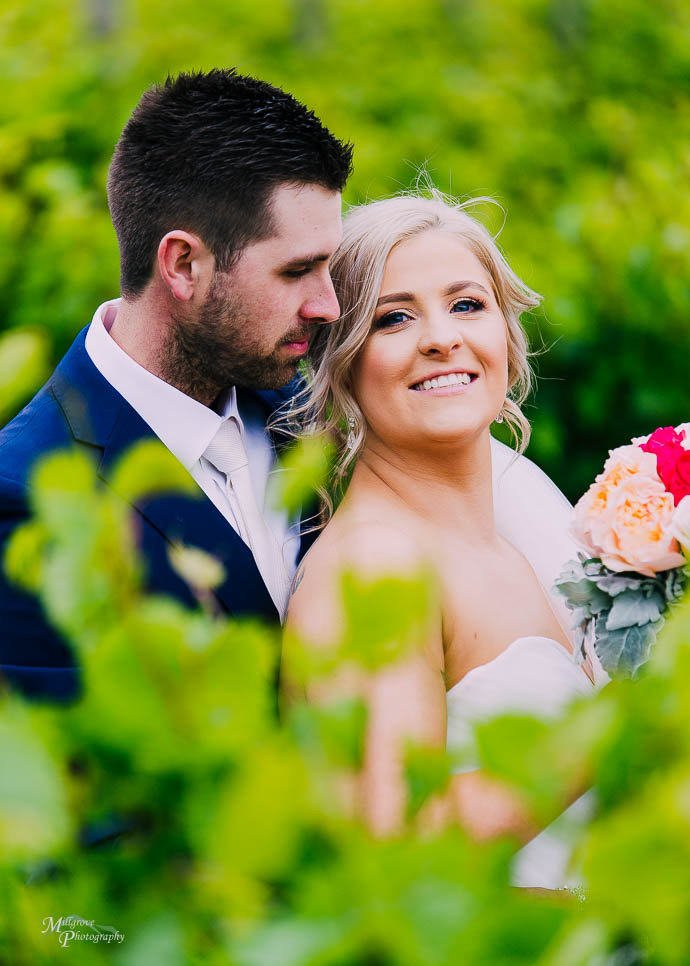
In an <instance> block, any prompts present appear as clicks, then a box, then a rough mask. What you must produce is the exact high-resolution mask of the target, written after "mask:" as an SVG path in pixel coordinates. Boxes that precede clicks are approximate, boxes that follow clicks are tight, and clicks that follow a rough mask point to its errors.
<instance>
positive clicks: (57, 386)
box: [0, 329, 306, 701]
mask: <svg viewBox="0 0 690 966" xmlns="http://www.w3.org/2000/svg"><path fill="white" fill-rule="evenodd" d="M85 337H86V329H84V330H83V331H82V332H81V333H80V334H79V336H78V337H77V339H76V340H75V342H74V344H73V345H72V347H71V348H70V350H69V351H68V352H67V354H66V355H65V357H64V358H63V359H62V361H61V362H60V364H59V365H58V367H57V368H56V370H55V372H54V373H53V375H52V377H51V378H50V380H49V381H48V382H47V383H46V385H45V386H44V387H43V388H42V389H41V390H40V392H39V393H38V394H37V395H36V396H35V397H34V398H33V399H32V401H31V402H30V403H29V404H28V405H27V406H26V408H25V409H23V410H22V412H21V413H19V415H18V416H17V417H16V418H15V419H13V420H12V422H10V423H9V424H8V425H7V426H6V427H5V428H4V429H3V430H2V432H0V556H4V549H5V545H6V543H7V539H8V537H9V535H10V534H11V533H12V531H13V530H14V528H15V527H16V526H17V525H18V524H20V523H22V522H23V521H24V520H26V519H27V518H28V517H29V508H28V482H27V481H28V479H29V477H30V474H31V469H32V466H33V464H34V462H35V461H36V459H37V458H38V457H39V456H41V455H43V454H46V453H48V452H50V451H51V450H56V449H60V448H64V447H68V446H73V445H77V446H80V447H85V448H86V449H87V450H88V451H89V452H90V453H91V454H92V456H94V457H95V459H96V461H97V464H98V475H99V476H100V477H101V479H103V480H104V481H106V482H107V481H108V477H109V473H110V471H111V469H112V467H113V464H114V463H115V462H116V460H117V459H118V457H119V456H120V455H121V454H122V453H123V452H125V451H126V450H127V449H128V448H129V447H130V446H131V445H132V444H133V443H136V442H137V441H139V440H142V439H146V438H155V437H154V434H153V432H152V430H151V429H150V428H149V426H148V425H147V424H146V423H145V422H144V421H143V420H142V419H141V417H140V416H139V415H138V414H137V413H136V411H135V410H134V409H133V408H132V407H131V406H130V405H129V403H127V402H126V401H125V400H124V399H123V397H122V396H121V395H120V394H119V393H118V392H117V391H116V390H115V389H113V387H112V386H111V385H110V383H109V382H108V381H107V380H106V379H104V377H103V376H102V375H101V374H100V372H99V371H98V370H97V369H96V367H95V366H94V364H93V363H92V362H91V359H90V357H89V355H88V353H87V352H86V348H85ZM294 389H295V385H294V384H290V385H289V386H286V387H284V388H283V389H280V390H275V391H268V392H258V391H257V392H252V393H250V395H252V396H253V397H255V398H258V399H259V400H260V402H261V404H262V406H263V407H264V408H265V412H266V417H268V416H269V415H270V413H271V412H273V411H274V410H275V409H276V408H277V407H278V406H279V405H280V404H281V403H282V402H284V401H285V399H287V398H289V396H290V395H291V394H292V392H293V391H294ZM242 392H248V391H247V390H238V398H239V399H240V400H241V394H242ZM135 510H136V512H137V513H138V514H139V516H140V526H139V528H138V530H139V533H140V550H141V553H142V555H143V558H144V563H145V565H146V568H145V569H146V575H147V576H146V588H147V589H148V590H150V591H151V592H154V593H162V594H168V595H172V596H173V597H175V598H177V599H178V600H180V601H182V602H183V603H185V604H187V605H189V606H190V607H193V606H195V605H196V601H195V600H194V597H193V595H192V593H191V591H190V589H189V587H188V586H187V584H186V583H185V582H184V581H183V580H182V579H181V578H180V577H179V576H178V575H177V574H176V573H175V571H174V570H173V569H172V568H171V567H170V564H169V561H168V554H167V549H168V546H169V545H170V543H171V541H182V542H183V543H186V544H191V545H193V546H196V547H200V548H202V549H203V550H206V551H207V552H208V553H211V554H213V555H214V556H216V557H217V558H219V559H220V560H221V562H222V563H223V566H224V568H225V573H226V579H225V582H224V583H223V585H222V586H221V587H219V588H218V589H217V591H216V592H215V594H216V598H217V600H218V602H219V604H220V606H221V608H222V609H223V610H224V611H225V612H226V613H228V614H229V615H232V616H234V617H242V616H250V615H251V616H257V617H260V618H264V619H265V620H267V621H270V622H275V621H277V620H278V614H277V612H276V609H275V606H274V604H273V601H272V599H271V597H270V595H269V593H268V590H267V589H266V586H265V584H264V582H263V580H262V578H261V575H260V573H259V571H258V569H257V567H256V564H255V563H254V558H253V557H252V554H251V551H250V550H249V548H248V547H247V546H246V544H245V543H244V542H243V541H242V540H241V538H240V537H239V536H238V535H237V533H236V532H235V530H234V529H233V528H232V526H231V525H230V524H229V523H228V522H227V520H225V518H224V517H223V515H222V514H221V513H220V512H219V511H218V510H217V509H216V507H215V506H214V505H213V503H212V502H211V501H210V500H209V499H208V498H207V497H206V496H205V495H204V493H203V491H202V490H201V489H200V490H199V494H198V499H194V498H191V497H184V496H180V495H179V494H177V495H176V494H168V495H165V494H163V495H159V496H157V497H153V498H151V499H148V500H145V501H141V502H140V503H139V504H138V505H136V506H135ZM305 547H306V541H304V540H303V547H302V550H301V553H303V552H304V549H305ZM0 571H2V574H1V575H0V674H2V676H3V677H4V678H5V679H6V680H7V681H9V682H10V683H11V684H12V685H14V686H15V687H17V688H19V689H20V690H21V691H22V692H23V693H24V694H26V695H27V696H29V697H37V698H45V699H52V700H58V701H65V700H70V699H72V698H74V697H76V696H77V695H78V694H79V689H80V679H79V669H78V666H77V664H76V662H75V657H74V655H73V653H72V651H71V650H70V648H69V647H68V645H67V643H66V642H65V641H64V640H62V639H61V637H60V635H59V634H58V633H57V631H56V630H55V629H54V628H53V627H51V626H50V625H49V623H48V622H47V621H46V619H45V615H44V613H43V611H42V608H41V605H40V602H39V601H38V600H37V599H36V598H35V597H33V596H31V595H29V594H26V593H24V592H23V591H22V590H20V589H19V588H17V587H16V586H15V585H13V584H10V583H9V582H8V580H7V578H6V577H5V574H4V567H2V566H0Z"/></svg>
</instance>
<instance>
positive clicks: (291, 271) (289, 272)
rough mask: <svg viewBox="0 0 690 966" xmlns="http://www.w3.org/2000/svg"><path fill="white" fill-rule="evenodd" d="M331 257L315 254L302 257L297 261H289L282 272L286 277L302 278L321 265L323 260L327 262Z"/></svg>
mask: <svg viewBox="0 0 690 966" xmlns="http://www.w3.org/2000/svg"><path fill="white" fill-rule="evenodd" d="M329 258H330V255H313V256H310V257H309V258H301V259H299V260H297V261H293V262H288V263H287V265H284V266H283V269H282V272H281V274H282V275H284V276H285V278H301V277H302V276H303V275H307V274H308V273H309V272H311V271H312V270H313V269H314V268H316V266H317V265H320V264H321V263H322V262H327V261H328V259H329Z"/></svg>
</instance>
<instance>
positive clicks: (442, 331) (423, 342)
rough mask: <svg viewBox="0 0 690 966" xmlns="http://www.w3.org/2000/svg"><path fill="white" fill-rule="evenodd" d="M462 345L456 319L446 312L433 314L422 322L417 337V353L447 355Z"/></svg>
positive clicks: (460, 332)
mask: <svg viewBox="0 0 690 966" xmlns="http://www.w3.org/2000/svg"><path fill="white" fill-rule="evenodd" d="M463 343H464V339H463V337H462V331H461V328H460V325H459V324H458V319H457V318H452V317H451V316H449V315H448V313H446V312H438V313H436V312H435V313H433V314H432V315H429V316H428V317H427V318H426V319H425V320H424V324H423V325H422V327H421V331H420V336H419V351H420V352H421V353H422V354H423V355H448V354H449V353H450V352H452V351H453V350H454V349H459V348H460V347H461V346H462V345H463Z"/></svg>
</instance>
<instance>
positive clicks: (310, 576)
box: [287, 513, 429, 639]
mask: <svg viewBox="0 0 690 966" xmlns="http://www.w3.org/2000/svg"><path fill="white" fill-rule="evenodd" d="M428 559H429V558H428V553H427V551H426V548H425V546H424V543H423V540H422V539H421V537H420V535H419V534H417V532H416V531H415V528H413V527H403V528H401V527H400V526H396V525H395V522H394V521H393V520H390V519H386V518H384V519H381V518H376V517H375V516H374V515H368V514H357V515H354V514H349V513H343V514H341V515H340V516H339V515H338V514H336V515H335V516H334V517H333V519H332V520H331V521H330V522H329V523H328V524H327V525H326V527H325V528H324V530H323V532H322V533H321V535H320V536H319V537H318V538H317V540H316V542H315V543H314V544H313V546H312V547H311V548H310V550H309V552H308V553H307V554H306V556H305V557H304V559H303V560H302V562H301V563H300V565H299V567H298V569H297V573H296V574H295V579H294V581H293V585H292V595H291V598H290V606H289V609H288V618H287V620H288V624H289V625H290V626H292V627H293V628H296V629H299V630H300V631H301V632H302V633H304V634H307V635H308V636H309V637H314V638H321V639H324V635H326V636H330V635H329V634H328V632H329V630H331V631H332V630H333V628H334V627H338V626H341V620H342V616H343V615H342V613H341V602H340V587H341V579H342V574H343V573H345V572H355V573H357V574H358V575H359V576H361V577H363V578H364V579H367V578H369V579H371V580H375V579H376V578H377V577H380V576H384V575H389V574H393V573H394V574H400V575H411V574H414V573H416V572H418V571H419V570H420V568H422V567H423V566H424V565H425V564H426V563H427V562H428Z"/></svg>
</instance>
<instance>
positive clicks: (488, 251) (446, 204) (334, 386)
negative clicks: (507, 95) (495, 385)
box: [281, 188, 541, 520]
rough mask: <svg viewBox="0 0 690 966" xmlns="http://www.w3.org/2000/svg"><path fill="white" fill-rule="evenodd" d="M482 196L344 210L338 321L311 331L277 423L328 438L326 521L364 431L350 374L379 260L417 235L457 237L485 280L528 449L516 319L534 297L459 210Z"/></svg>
mask: <svg viewBox="0 0 690 966" xmlns="http://www.w3.org/2000/svg"><path fill="white" fill-rule="evenodd" d="M487 200H490V199H486V198H473V199H470V200H469V201H464V202H457V201H454V200H453V199H450V198H448V197H446V196H445V195H443V194H442V193H441V192H440V191H437V190H436V189H433V188H432V189H430V191H429V192H428V193H425V194H424V195H421V194H418V193H413V194H404V195H400V196H397V197H394V198H387V199H385V200H383V201H374V202H371V203H369V204H364V205H359V206H357V207H353V208H350V210H349V211H348V212H347V214H346V216H345V219H344V227H343V240H342V242H341V244H340V247H339V248H338V250H337V252H336V254H335V256H334V258H333V260H332V263H331V276H332V278H333V284H334V286H335V291H336V295H337V296H338V301H339V303H340V309H341V316H340V318H339V319H338V321H337V322H333V323H331V324H330V325H324V326H320V328H319V330H318V332H317V333H316V335H315V338H314V341H313V343H312V347H311V352H310V355H311V362H310V363H308V366H307V383H308V386H307V388H306V389H305V390H304V391H303V392H302V393H300V394H299V395H298V396H297V397H296V398H295V399H294V400H293V402H292V404H291V408H290V411H289V413H288V418H287V420H284V421H283V426H282V427H281V428H282V429H283V431H286V432H288V433H289V434H290V435H302V434H305V433H306V434H312V433H327V434H329V435H330V436H331V437H332V439H333V440H334V442H335V445H336V457H335V462H334V470H333V475H332V480H331V486H330V487H329V489H328V491H326V490H324V491H322V492H321V496H322V498H323V501H324V514H323V515H324V518H325V519H326V520H327V519H328V517H329V516H330V514H331V513H332V509H333V496H334V495H335V494H336V493H337V492H338V491H339V490H340V489H341V488H342V485H343V482H344V481H345V480H346V478H347V476H348V473H349V470H350V468H351V466H352V464H353V461H354V460H355V459H356V457H357V455H358V454H359V452H360V451H361V449H362V445H363V443H364V439H365V436H366V423H365V419H364V416H363V414H362V411H361V410H360V408H359V406H358V404H357V401H356V400H355V398H354V396H353V395H352V391H351V378H350V377H351V372H352V367H353V365H354V363H355V361H356V359H357V357H358V355H359V353H360V350H361V349H362V346H363V345H364V343H365V341H366V339H367V336H368V335H369V332H370V329H371V322H372V319H373V317H374V311H375V308H376V303H377V301H378V297H379V293H380V291H381V284H382V281H383V274H384V270H385V266H386V261H387V259H388V256H389V255H390V253H391V251H392V249H393V248H394V247H395V246H396V245H398V244H399V243H400V242H402V241H405V240H406V239H408V238H411V237H412V236H414V235H417V234H419V233H420V232H423V231H428V230H429V229H436V230H440V231H443V232H447V233H448V234H452V235H453V236H455V237H456V238H459V239H460V240H461V241H462V242H463V243H464V244H465V245H466V246H467V247H468V248H469V250H470V251H471V252H472V253H473V254H474V255H475V256H476V258H477V259H478V260H479V261H480V262H481V264H482V266H483V268H484V269H485V270H486V271H487V273H488V275H489V277H490V278H491V281H492V284H493V290H494V296H495V298H496V301H497V303H498V306H499V308H500V309H501V312H502V313H503V316H504V318H505V321H506V334H507V341H508V395H507V398H506V400H505V402H504V405H503V414H504V418H505V421H506V424H507V425H508V427H509V428H510V430H511V432H512V434H513V437H514V439H515V443H516V448H517V449H518V451H519V452H523V451H524V449H525V447H526V446H527V443H528V441H529V435H530V425H529V422H528V421H527V419H526V417H525V416H524V414H523V412H522V410H521V409H520V404H521V403H522V402H524V400H525V398H526V397H527V395H528V393H529V390H530V387H531V382H532V374H531V370H530V367H529V362H528V345H527V336H526V334H525V330H524V329H523V327H522V324H521V322H520V316H521V314H522V313H523V312H524V311H526V310H527V309H530V308H533V307H534V306H536V305H538V304H539V302H540V301H541V297H540V296H539V295H538V294H537V293H536V292H533V291H532V290H531V289H530V288H528V287H527V285H525V283H524V282H523V281H521V279H519V278H518V276H517V275H516V274H515V272H513V270H512V269H511V267H510V266H509V265H508V263H507V261H506V260H505V258H504V257H503V255H502V254H501V252H500V251H499V248H498V246H497V245H496V242H495V241H494V239H493V237H492V236H491V234H490V233H489V232H488V231H487V229H486V228H485V227H484V226H483V225H481V224H480V223H479V222H478V221H476V220H475V219H474V218H472V217H470V215H468V214H467V212H466V210H465V209H467V208H469V207H471V206H472V205H476V204H478V203H480V202H485V201H487Z"/></svg>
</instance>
